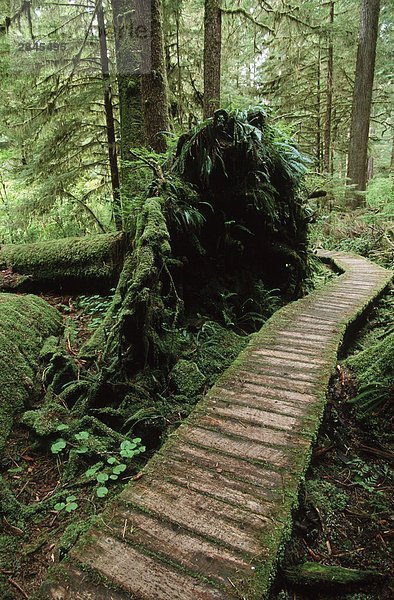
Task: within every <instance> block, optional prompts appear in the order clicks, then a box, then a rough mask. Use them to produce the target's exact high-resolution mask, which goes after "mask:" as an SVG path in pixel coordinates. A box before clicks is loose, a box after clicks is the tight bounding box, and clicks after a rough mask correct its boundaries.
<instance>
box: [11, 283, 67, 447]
mask: <svg viewBox="0 0 394 600" xmlns="http://www.w3.org/2000/svg"><path fill="white" fill-rule="evenodd" d="M60 330H61V319H60V316H59V313H58V312H57V311H56V310H55V309H54V308H52V307H51V306H50V305H49V304H47V303H46V302H45V301H44V300H42V299H41V298H37V297H36V296H31V295H28V296H18V295H16V294H0V449H1V448H2V447H3V445H4V443H5V441H6V439H7V437H8V434H9V432H10V429H11V426H12V420H13V416H14V414H15V413H16V412H17V411H21V410H23V408H24V407H25V405H26V402H27V401H28V400H29V399H30V398H32V397H34V395H36V394H37V393H38V391H39V389H40V379H39V378H38V377H37V373H38V365H39V356H40V351H41V348H42V346H43V343H44V340H45V339H46V338H47V337H48V336H50V335H56V334H58V333H60Z"/></svg>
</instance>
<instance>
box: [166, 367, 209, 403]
mask: <svg viewBox="0 0 394 600" xmlns="http://www.w3.org/2000/svg"><path fill="white" fill-rule="evenodd" d="M170 380H171V382H172V384H173V386H174V387H175V389H176V391H177V392H178V393H179V394H182V395H185V396H187V397H188V398H193V397H194V396H195V395H196V394H198V392H199V391H200V390H201V388H202V387H203V385H204V383H205V377H204V375H203V374H202V373H201V371H200V369H199V368H198V366H197V365H196V363H195V362H191V361H188V360H184V359H181V360H178V362H177V363H176V365H175V367H174V368H173V369H172V371H171V373H170Z"/></svg>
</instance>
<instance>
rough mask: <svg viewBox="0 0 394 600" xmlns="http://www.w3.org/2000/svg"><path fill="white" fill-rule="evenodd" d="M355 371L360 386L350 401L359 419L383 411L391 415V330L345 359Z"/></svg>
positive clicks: (393, 358)
mask: <svg viewBox="0 0 394 600" xmlns="http://www.w3.org/2000/svg"><path fill="white" fill-rule="evenodd" d="M347 363H348V365H350V366H351V367H352V368H353V369H354V370H355V372H356V375H357V378H358V381H359V384H360V387H359V391H358V394H357V395H356V397H355V398H354V399H352V400H351V403H352V404H354V406H355V408H356V411H357V414H358V416H359V417H360V418H369V417H370V416H371V415H373V414H380V413H382V411H383V410H384V412H385V415H386V418H388V419H389V418H390V417H392V413H393V406H392V398H393V393H394V331H390V332H388V333H387V334H386V335H385V336H384V337H383V339H380V340H379V341H377V342H375V343H374V344H372V345H370V346H367V347H366V348H365V349H364V350H362V351H361V352H359V353H357V354H355V355H354V356H352V357H350V358H349V359H348V361H347Z"/></svg>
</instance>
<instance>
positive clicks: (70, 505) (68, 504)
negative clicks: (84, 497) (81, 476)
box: [53, 495, 78, 513]
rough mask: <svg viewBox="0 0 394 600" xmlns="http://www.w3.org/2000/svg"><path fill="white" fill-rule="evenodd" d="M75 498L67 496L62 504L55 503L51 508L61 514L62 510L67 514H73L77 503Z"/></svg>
mask: <svg viewBox="0 0 394 600" xmlns="http://www.w3.org/2000/svg"><path fill="white" fill-rule="evenodd" d="M76 500H77V497H76V496H74V495H71V496H67V498H66V500H65V501H64V502H57V503H56V504H55V506H54V507H53V508H54V509H55V510H56V511H58V512H61V511H62V510H64V511H65V512H67V513H71V512H74V510H77V508H78V502H76Z"/></svg>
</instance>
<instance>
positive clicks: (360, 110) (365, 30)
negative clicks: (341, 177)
mask: <svg viewBox="0 0 394 600" xmlns="http://www.w3.org/2000/svg"><path fill="white" fill-rule="evenodd" d="M379 10H380V0H363V1H362V5H361V17H360V29H359V42H358V50H357V62H356V77H355V83H354V92H353V106H352V121H351V126H350V141H349V154H348V169H347V176H348V178H349V179H350V181H351V183H352V184H354V185H355V189H356V191H363V190H365V188H366V183H367V156H368V136H369V121H370V114H371V104H372V87H373V78H374V71H375V56H376V42H377V36H378V23H379ZM353 202H354V205H360V204H361V203H362V196H360V195H359V194H357V193H356V194H355V195H354V200H353Z"/></svg>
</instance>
